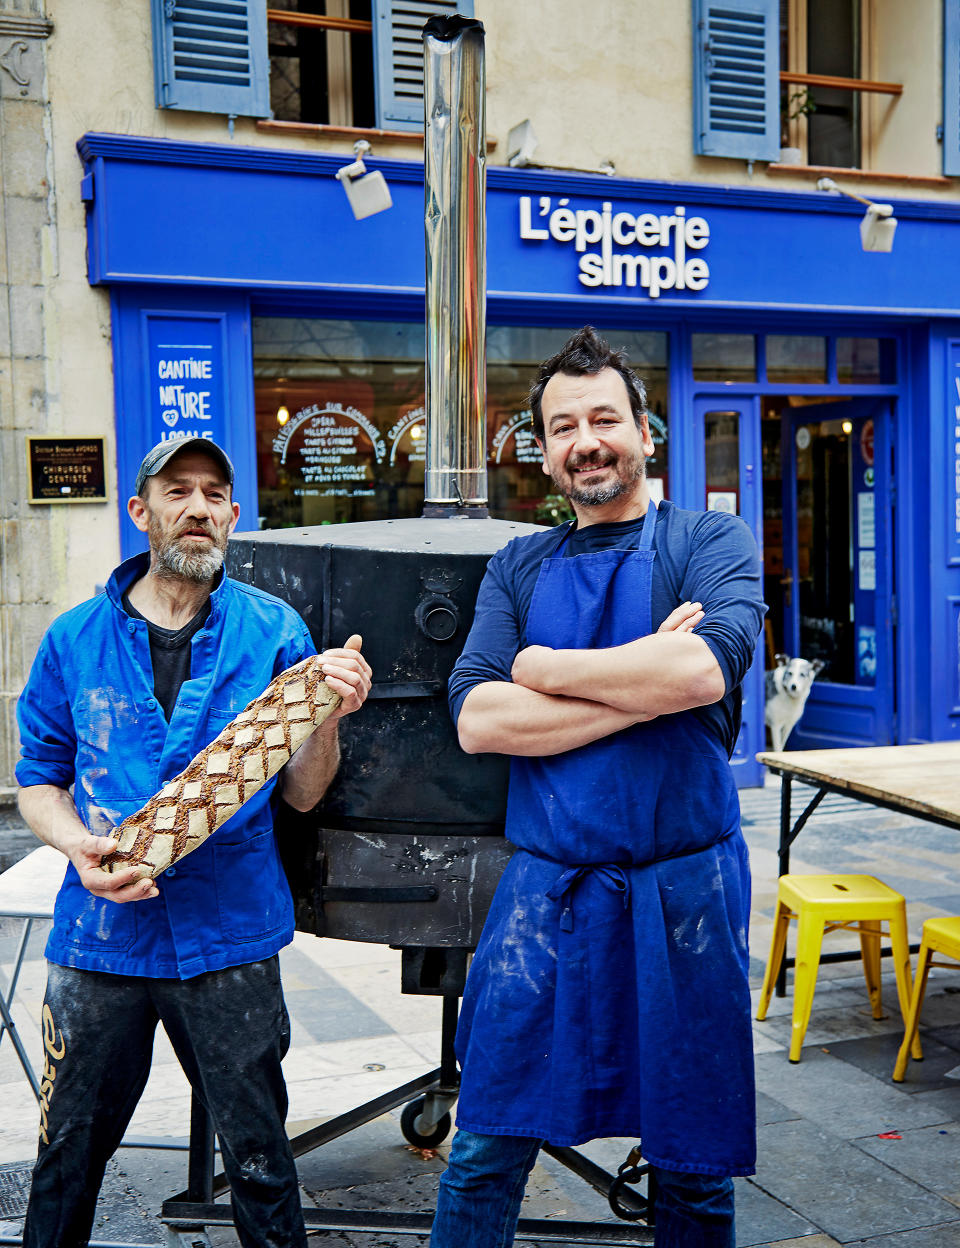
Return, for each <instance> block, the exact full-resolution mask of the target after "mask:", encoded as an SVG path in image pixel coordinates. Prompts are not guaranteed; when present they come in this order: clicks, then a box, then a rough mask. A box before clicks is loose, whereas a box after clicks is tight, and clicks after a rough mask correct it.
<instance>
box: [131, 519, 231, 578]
mask: <svg viewBox="0 0 960 1248" xmlns="http://www.w3.org/2000/svg"><path fill="white" fill-rule="evenodd" d="M196 528H202V529H203V530H204V532H205V533H207V534H208V535H209V536H210V537H211V538H212V540H213V542H214V545H213V547H211V548H208V549H206V550H192V549H191V548H190V547H189V546H183V545H181V541H182V538H183V534H184V533H185V532H186V531H187V530H189V529H196ZM147 534H148V536H149V538H150V549H151V551H152V552H153V565H152V568H151V571H153V572H154V574H155V575H156V576H159V577H161V578H165V579H173V580H181V581H192V582H193V583H194V584H197V585H206V584H208V583H209V582H210V581H212V580H213V578H214V577H215V576H216V575H217V573H218V572H219V571H220V569H221V568H222V567H223V557H224V554H225V552H226V549H227V533H226V532H223V533H218V532H217V531H216V529H215V528H214V527H213V525H211V524H208V523H205V522H200V521H197V520H192V521H190V522H188V523H185V524H182V525H181V526H180V528H179V532H177V531H174V532H173V533H164V532H163V529H162V526H161V524H160V521H159V520H158V519H157V517H156V516H154V515H153V514H152V513H151V515H150V520H149V527H148V529H147Z"/></svg>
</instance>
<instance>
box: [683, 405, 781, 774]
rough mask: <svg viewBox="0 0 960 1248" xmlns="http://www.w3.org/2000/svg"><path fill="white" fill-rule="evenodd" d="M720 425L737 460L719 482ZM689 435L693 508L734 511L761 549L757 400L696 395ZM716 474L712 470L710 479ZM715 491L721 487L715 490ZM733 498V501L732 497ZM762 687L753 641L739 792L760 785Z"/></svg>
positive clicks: (736, 769)
mask: <svg viewBox="0 0 960 1248" xmlns="http://www.w3.org/2000/svg"><path fill="white" fill-rule="evenodd" d="M724 420H726V421H727V423H728V426H729V428H730V431H731V434H733V435H735V436H736V459H735V461H733V462H727V463H725V464H724V465H723V467H724V469H725V476H724V479H723V480H715V479H714V480H711V472H710V470H709V468H708V449H707V448H708V426H709V427H710V429H711V431H712V430H713V429H715V428H716V427H717V426H718V425H719V423H720V422H721V421H724ZM692 434H693V436H692V439H691V450H692V452H693V453H692V456H691V458H692V464H691V468H692V482H691V484H692V506H694V507H700V508H708V509H716V510H729V511H735V512H736V514H737V515H739V516H741V517H742V518H743V519H744V520H745V521H746V523H747V524H748V525H749V526H750V529H751V531H752V532H753V535H754V537H755V538H756V539H757V545H758V546H759V547H760V548H761V549H762V547H763V499H762V492H761V486H762V476H761V466H760V465H761V455H760V398H759V396H758V395H740V396H735V395H731V394H729V393H727V392H726V391H722V390H721V391H716V392H713V393H703V392H701V393H699V394H698V395H697V397H696V398H695V400H694V404H693V430H692ZM716 472H717V469H716V468H714V470H713V473H714V475H715V474H716ZM718 486H720V487H721V488H716V487H718ZM729 487H732V488H729ZM734 494H735V495H736V497H735V498H734V497H732V495H734ZM761 641H762V639H761ZM763 686H764V681H763V646H762V644H761V642H758V644H757V649H756V652H755V654H754V658H753V663H752V665H751V667H750V670H749V671H748V672H747V675H746V678H745V679H744V682H743V719H742V724H741V728H740V735H739V736H738V738H737V743H736V746H735V747H734V751H733V757H732V758H731V760H730V765H731V767H732V768H733V774H734V777H735V779H736V782H737V787H738V788H741V789H745V788H754V787H756V786H757V785H760V784H763V773H764V768H763V767H762V766H761V765H760V764H759V763H758V762H757V760H756V755H757V753H758V752H759V751H760V750H762V749H763V748H764V724H763Z"/></svg>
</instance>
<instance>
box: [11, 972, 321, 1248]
mask: <svg viewBox="0 0 960 1248" xmlns="http://www.w3.org/2000/svg"><path fill="white" fill-rule="evenodd" d="M158 1022H162V1023H163V1027H164V1030H165V1031H166V1033H167V1035H168V1036H169V1038H170V1042H171V1044H172V1045H173V1048H174V1051H175V1052H176V1055H177V1058H178V1059H179V1061H180V1065H181V1066H182V1067H183V1070H184V1072H185V1073H186V1075H187V1078H188V1079H189V1080H190V1084H191V1086H192V1087H193V1090H194V1092H195V1093H196V1094H197V1096H198V1097H199V1099H200V1100H201V1101H202V1103H203V1104H204V1105H205V1106H206V1108H207V1109H208V1110H209V1112H210V1114H211V1117H212V1118H213V1123H214V1127H215V1129H216V1132H217V1135H218V1136H219V1139H220V1149H221V1156H222V1158H223V1166H224V1169H225V1171H226V1174H227V1178H228V1179H229V1181H230V1188H231V1199H232V1204H233V1215H234V1219H235V1222H236V1228H237V1235H238V1236H239V1239H240V1242H241V1244H243V1245H244V1248H265V1246H267V1245H269V1246H270V1248H305V1246H306V1243H307V1239H306V1232H305V1230H304V1225H303V1215H302V1213H301V1206H300V1192H299V1185H298V1182H297V1173H296V1168H295V1166H294V1161H293V1154H292V1152H291V1149H290V1144H289V1141H288V1139H287V1135H286V1131H285V1129H284V1122H285V1119H286V1114H287V1091H286V1086H285V1084H284V1081H283V1074H282V1072H281V1069H280V1061H281V1058H282V1057H283V1055H284V1054H285V1053H286V1051H287V1049H288V1048H289V1046H290V1020H289V1017H288V1015H287V1010H286V1006H285V1005H284V1001H283V993H282V990H281V986H280V968H279V964H278V961H277V959H276V958H275V957H274V958H269V959H267V960H266V961H263V962H253V963H250V964H248V965H247V966H237V967H231V968H228V969H227V970H223V971H211V972H209V973H208V974H205V975H198V976H197V977H196V978H194V979H187V980H179V979H145V978H141V977H137V976H128V975H106V974H101V973H100V972H98V971H81V970H74V969H72V968H68V967H62V966H55V965H52V964H51V965H50V966H49V971H48V978H47V992H46V998H45V1001H44V1007H43V1042H44V1057H45V1067H44V1081H43V1085H42V1092H43V1101H42V1103H41V1132H40V1147H39V1151H38V1155H37V1163H36V1166H35V1168H34V1172H33V1184H32V1187H31V1191H30V1203H29V1207H28V1209H27V1218H26V1222H25V1223H24V1228H23V1243H24V1245H26V1246H27V1248H81V1246H82V1245H85V1244H86V1243H87V1240H88V1239H89V1237H90V1232H91V1229H92V1226H93V1219H94V1214H95V1211H96V1204H97V1196H98V1193H99V1190H100V1185H101V1183H102V1182H103V1175H104V1171H105V1169H106V1165H107V1162H108V1161H109V1160H110V1157H111V1156H112V1155H113V1153H114V1151H115V1150H116V1149H117V1147H118V1146H119V1144H120V1141H121V1140H122V1139H123V1135H124V1132H125V1131H126V1129H127V1125H128V1123H129V1121H130V1118H131V1117H132V1115H133V1111H134V1109H135V1108H136V1106H137V1102H138V1101H139V1099H140V1096H141V1095H142V1093H143V1089H144V1086H145V1085H146V1082H147V1077H148V1075H149V1073H150V1062H151V1056H152V1052H153V1038H154V1033H155V1031H156V1026H157V1023H158Z"/></svg>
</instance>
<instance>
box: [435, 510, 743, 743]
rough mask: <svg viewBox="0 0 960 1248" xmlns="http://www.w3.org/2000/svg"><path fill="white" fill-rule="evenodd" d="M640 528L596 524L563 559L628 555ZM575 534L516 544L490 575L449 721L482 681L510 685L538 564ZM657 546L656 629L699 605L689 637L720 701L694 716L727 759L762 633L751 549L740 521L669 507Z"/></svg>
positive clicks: (455, 682)
mask: <svg viewBox="0 0 960 1248" xmlns="http://www.w3.org/2000/svg"><path fill="white" fill-rule="evenodd" d="M642 526H643V520H642V518H641V519H640V520H625V521H621V522H619V523H616V524H594V525H589V526H588V527H587V528H585V529H582V530H574V531H573V532H572V533H571V535H570V539H569V541H568V542H567V543H566V545H565V547H564V550H563V552H562V553H563V555H564V556H565V557H569V558H576V556H577V555H579V554H585V553H588V552H590V551H596V550H606V549H610V548H611V547H632V546H635V545H636V543H637V542H638V541H639V537H640V530H641V528H642ZM571 527H572V526H571V525H561V526H560V527H558V528H555V529H547V530H545V531H544V532H543V533H534V534H528V535H525V536H523V537H517V538H514V540H513V541H512V542H508V543H507V545H506V546H504V548H503V549H502V550H500V551H498V552H497V553H496V554H495V555H493V556H492V558H491V560H490V563H489V564H488V566H487V572H486V575H485V576H484V579H483V583H482V585H481V586H480V593H479V595H478V598H477V607H476V614H475V616H474V622H473V627H472V628H471V630H470V634H469V636H468V638H467V641H466V645H465V646H464V649H463V653H462V654H461V655H460V658H459V659H458V660H457V663H456V666H455V667H454V670H453V673H452V674H451V677H450V684H449V700H450V711H451V714H452V715H453V718H454V721H456V720H457V718H458V717H459V715H460V710H461V708H462V706H463V702H464V699H465V698H466V696H467V694H468V693H469V692H470V690H471V689H473V688H474V687H475V686H476V685H479V684H483V683H484V682H486V681H509V680H510V669H511V667H512V665H513V660H514V659H515V657H516V655H517V653H518V651H520V650H522V649H523V648H524V647H525V646H526V645H527V644H528V643H527V638H526V630H527V616H528V613H529V610H530V600H531V598H532V597H533V589H534V586H535V585H536V582H537V577H538V576H539V574H540V565H541V564H542V562H543V560H544V559H546V558H549V557H550V556H552V555H554V554H555V553H557V550H558V548H559V547H560V545H561V543H562V542H563V539H564V537H565V536H566V535H567V534H568V533H570V530H571ZM653 546H654V550H655V551H656V554H657V557H656V559H655V560H654V564H653V586H652V596H653V602H652V617H653V628H654V630H656V629H657V628H659V626H660V625H661V624H662V623H663V621H664V620H665V619H666V618H667V616H668V615H669V614H670V612H671V611H672V610H673V609H674V608H675V607H676V606H678V605H679V604H680V603H681V602H685V601H690V602H700V603H702V604H703V609H704V618H703V620H702V621H701V622H700V624H698V625H697V627H696V629H695V630H694V631H695V632H696V633H697V635H698V636H700V637H702V638H703V640H704V641H705V642H706V643H707V645H708V646H709V647H710V649H711V651H712V652H713V654H714V656H715V657H716V660H717V662H718V664H719V665H720V670H721V672H722V673H723V679H724V685H725V688H726V693H725V694H724V697H723V698H722V699H721V700H720V701H719V702H716V703H714V704H713V705H711V706H704V707H698V708H697V709H696V710H695V711H694V712H693V714H696V715H697V716H698V717H699V718H700V719H701V720H702V721H703V722H704V723H705V724H706V725H707V726H708V727H709V728H710V729H711V730H712V731H714V732H716V734H717V736H718V738H719V739H720V741H721V742H722V743H723V745H724V747H725V749H726V751H727V754H728V755H729V754H731V753H732V752H733V747H734V745H735V744H736V740H737V734H738V732H739V731H740V708H741V695H740V684H741V682H742V680H743V678H744V676H745V675H746V673H747V670H748V669H749V667H750V664H751V663H752V661H753V656H754V651H755V648H756V643H757V637H758V635H759V633H760V629H761V627H762V625H763V616H764V613H765V611H766V608H765V606H764V604H763V583H762V578H761V570H760V561H759V556H758V552H757V545H756V542H755V541H754V539H753V535H752V533H751V532H750V530H749V528H748V527H747V525H746V524H745V523H744V521H743V520H741V519H740V518H739V517H737V516H730V515H726V514H724V513H721V512H716V511H685V510H683V509H682V508H679V507H676V506H675V505H674V504H673V503H670V502H666V501H665V502H662V503H660V505H659V507H658V508H657V523H656V526H655V530H654V538H653Z"/></svg>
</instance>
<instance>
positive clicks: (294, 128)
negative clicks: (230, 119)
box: [257, 121, 497, 152]
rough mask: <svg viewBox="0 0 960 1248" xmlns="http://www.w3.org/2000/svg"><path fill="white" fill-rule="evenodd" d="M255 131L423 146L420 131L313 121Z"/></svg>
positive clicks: (261, 125) (490, 142)
mask: <svg viewBox="0 0 960 1248" xmlns="http://www.w3.org/2000/svg"><path fill="white" fill-rule="evenodd" d="M257 129H258V130H259V131H260V132H261V133H263V134H305V135H311V136H312V137H313V138H315V139H320V138H328V139H346V140H347V141H348V142H356V141H357V139H366V140H367V141H368V142H372V141H373V140H374V139H379V140H381V141H386V142H388V143H409V144H410V145H411V146H416V147H422V146H423V131H422V130H375V129H372V128H369V129H368V128H367V127H364V126H326V125H322V124H321V123H319V122H315V121H258V122H257ZM496 146H497V140H496V139H487V151H488V152H492V151H493V150H494V148H495V147H496Z"/></svg>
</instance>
